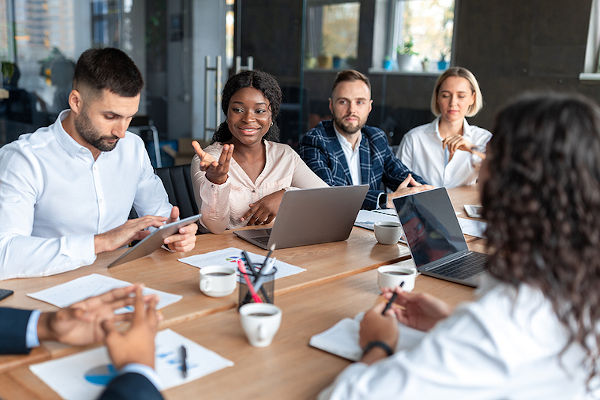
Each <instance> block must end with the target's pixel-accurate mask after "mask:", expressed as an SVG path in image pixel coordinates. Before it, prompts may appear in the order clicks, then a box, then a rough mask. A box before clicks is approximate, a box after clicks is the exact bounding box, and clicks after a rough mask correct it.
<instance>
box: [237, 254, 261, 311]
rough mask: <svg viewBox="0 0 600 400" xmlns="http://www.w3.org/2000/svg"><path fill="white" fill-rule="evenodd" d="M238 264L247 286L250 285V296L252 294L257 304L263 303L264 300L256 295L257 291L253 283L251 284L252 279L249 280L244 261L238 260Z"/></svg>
mask: <svg viewBox="0 0 600 400" xmlns="http://www.w3.org/2000/svg"><path fill="white" fill-rule="evenodd" d="M237 264H238V269H239V270H240V272H241V273H242V275H244V279H245V280H246V285H248V290H249V291H250V294H252V299H253V300H254V302H255V303H262V300H261V299H260V297H258V295H257V294H256V291H255V290H254V286H252V282H250V278H248V273H247V272H246V266H245V265H244V263H243V262H242V260H237Z"/></svg>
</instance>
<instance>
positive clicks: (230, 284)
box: [200, 265, 236, 297]
mask: <svg viewBox="0 0 600 400" xmlns="http://www.w3.org/2000/svg"><path fill="white" fill-rule="evenodd" d="M235 284H236V274H235V269H234V268H233V267H229V266H221V265H208V266H206V267H202V268H201V269H200V290H201V291H202V293H204V294H205V295H207V296H211V297H223V296H227V295H229V294H231V293H233V291H234V290H235Z"/></svg>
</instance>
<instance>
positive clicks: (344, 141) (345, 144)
mask: <svg viewBox="0 0 600 400" xmlns="http://www.w3.org/2000/svg"><path fill="white" fill-rule="evenodd" d="M333 130H334V131H335V136H337V138H338V141H339V142H340V145H341V146H342V147H345V148H346V149H348V150H350V151H351V152H353V153H356V152H358V150H359V149H360V142H361V141H362V130H361V131H359V132H358V140H357V141H356V147H355V148H354V149H352V144H350V142H349V141H348V139H346V138H345V137H344V136H342V134H341V133H339V132H338V130H337V128H336V127H335V124H333Z"/></svg>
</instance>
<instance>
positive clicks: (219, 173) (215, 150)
mask: <svg viewBox="0 0 600 400" xmlns="http://www.w3.org/2000/svg"><path fill="white" fill-rule="evenodd" d="M280 103H281V89H280V88H279V85H278V83H277V81H276V80H275V78H274V77H273V76H271V75H269V74H267V73H266V72H261V71H244V72H240V73H239V74H237V75H234V76H232V77H231V78H229V80H228V81H227V83H226V84H225V87H224V88H223V96H222V101H221V108H222V109H223V112H224V113H225V114H226V115H227V120H226V121H225V122H223V123H222V124H221V125H220V126H219V128H218V129H217V132H216V133H215V135H214V136H213V140H214V143H213V144H211V145H210V146H208V147H207V148H206V149H204V150H203V149H202V148H201V147H200V145H199V144H198V143H197V142H194V143H193V146H194V149H195V150H196V154H197V155H196V156H194V159H193V160H192V167H191V169H192V171H191V173H192V182H193V185H194V192H195V195H196V200H197V201H198V202H199V203H201V204H200V210H201V213H202V223H203V224H204V226H206V228H208V229H209V230H210V231H211V232H213V233H221V232H223V231H224V230H225V229H232V228H238V227H241V226H245V225H261V224H269V223H271V222H272V221H273V219H274V218H275V216H276V215H277V211H278V210H279V205H280V204H281V199H282V197H283V193H284V192H285V190H286V189H289V188H292V187H294V188H301V189H302V188H315V187H326V186H327V184H326V183H325V182H323V181H322V180H321V178H319V177H318V176H317V175H315V173H314V172H312V171H311V170H310V168H308V167H307V166H306V164H305V163H304V161H302V159H301V158H300V156H299V155H298V154H297V153H296V152H295V151H294V150H293V149H292V148H291V147H290V146H288V145H286V144H281V143H277V142H276V140H277V138H278V136H279V129H278V128H277V125H276V124H275V123H274V122H273V121H274V120H275V119H276V118H277V114H278V112H279V105H280Z"/></svg>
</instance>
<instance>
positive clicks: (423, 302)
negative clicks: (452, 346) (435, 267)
mask: <svg viewBox="0 0 600 400" xmlns="http://www.w3.org/2000/svg"><path fill="white" fill-rule="evenodd" d="M394 291H396V293H397V294H398V297H396V301H395V304H397V305H399V306H401V307H396V308H394V312H395V313H396V318H398V321H400V322H402V323H403V324H404V325H406V326H410V327H411V328H414V329H418V330H420V331H425V332H426V331H429V330H430V329H431V328H433V327H434V326H435V324H437V323H438V322H439V321H441V320H443V319H445V318H446V317H448V316H449V315H450V314H451V313H452V308H451V307H450V306H449V305H448V304H446V303H445V302H444V301H442V300H440V299H438V298H437V297H434V296H432V295H430V294H427V293H411V292H405V291H403V290H402V289H401V288H394V289H391V288H385V289H383V296H384V297H385V298H386V299H389V298H390V297H392V293H393V292H394Z"/></svg>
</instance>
